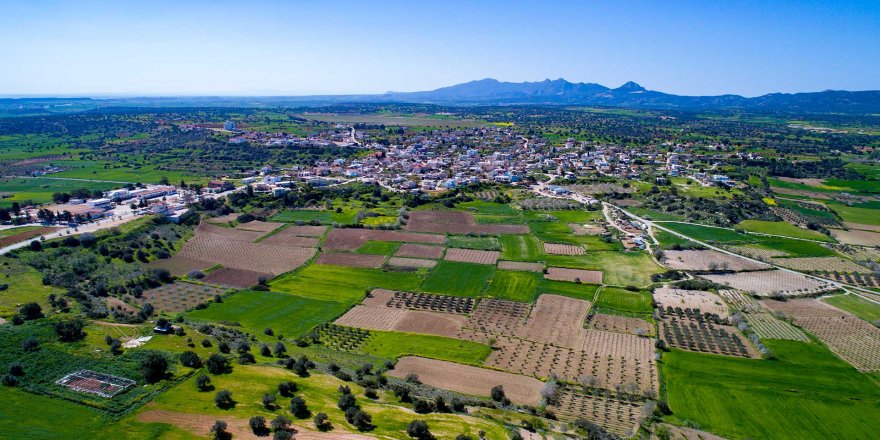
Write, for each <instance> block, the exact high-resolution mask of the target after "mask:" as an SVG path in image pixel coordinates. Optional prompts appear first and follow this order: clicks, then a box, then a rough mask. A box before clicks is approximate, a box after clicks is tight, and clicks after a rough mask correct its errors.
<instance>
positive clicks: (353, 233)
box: [270, 228, 446, 251]
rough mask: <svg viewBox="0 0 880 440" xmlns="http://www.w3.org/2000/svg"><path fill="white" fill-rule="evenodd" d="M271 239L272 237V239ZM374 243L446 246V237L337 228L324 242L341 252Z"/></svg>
mask: <svg viewBox="0 0 880 440" xmlns="http://www.w3.org/2000/svg"><path fill="white" fill-rule="evenodd" d="M270 238H271V237H270ZM370 240H373V241H403V242H407V243H428V244H444V243H445V242H446V237H445V236H442V235H435V234H419V233H413V232H400V231H382V230H376V229H356V228H350V229H339V228H335V229H333V230H332V231H330V233H329V234H328V235H327V238H326V239H325V240H324V248H326V249H330V250H340V251H354V250H357V249H358V248H360V247H361V246H363V244H364V243H366V242H368V241H370Z"/></svg>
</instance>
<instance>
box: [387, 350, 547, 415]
mask: <svg viewBox="0 0 880 440" xmlns="http://www.w3.org/2000/svg"><path fill="white" fill-rule="evenodd" d="M387 374H388V375H389V376H394V377H397V378H401V379H402V378H405V377H406V376H407V375H409V374H416V375H418V377H419V380H420V381H421V382H422V383H424V384H426V385H430V386H433V387H437V388H442V389H446V390H451V391H456V392H459V393H462V394H470V395H473V396H486V397H487V396H489V395H490V391H491V390H492V387H494V386H496V385H501V386H503V387H504V393H505V395H506V396H507V397H508V398H509V399H510V400H511V401H512V402H514V403H517V404H520V405H537V404H538V403H540V401H541V388H542V387H543V386H544V384H543V383H542V382H541V381H540V380H537V379H535V378H532V377H527V376H522V375H519V374H512V373H504V372H501V371H495V370H489V369H485V368H478V367H471V366H467V365H461V364H456V363H453V362H446V361H438V360H435V359H425V358H420V357H415V356H405V357H402V358H400V360H398V361H397V364H396V365H395V367H394V369H393V370H390V371H388V373H387Z"/></svg>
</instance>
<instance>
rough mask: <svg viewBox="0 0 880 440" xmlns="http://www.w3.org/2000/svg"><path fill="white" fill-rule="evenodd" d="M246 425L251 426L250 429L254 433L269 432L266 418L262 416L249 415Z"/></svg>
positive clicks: (259, 434)
mask: <svg viewBox="0 0 880 440" xmlns="http://www.w3.org/2000/svg"><path fill="white" fill-rule="evenodd" d="M248 425H249V426H250V427H251V431H253V432H254V434H255V435H258V436H263V435H266V434H268V433H269V428H268V427H267V426H266V418H265V417H263V416H254V417H251V419H250V420H249V421H248Z"/></svg>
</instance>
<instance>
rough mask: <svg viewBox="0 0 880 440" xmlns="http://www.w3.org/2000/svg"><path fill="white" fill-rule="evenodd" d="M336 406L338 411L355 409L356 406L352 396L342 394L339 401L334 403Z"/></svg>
mask: <svg viewBox="0 0 880 440" xmlns="http://www.w3.org/2000/svg"><path fill="white" fill-rule="evenodd" d="M336 406H338V407H339V409H341V410H343V411H346V410H348V409H349V408H355V407H356V406H357V401H356V400H355V398H354V396H353V395H351V394H343V395H342V396H340V397H339V401H338V402H336Z"/></svg>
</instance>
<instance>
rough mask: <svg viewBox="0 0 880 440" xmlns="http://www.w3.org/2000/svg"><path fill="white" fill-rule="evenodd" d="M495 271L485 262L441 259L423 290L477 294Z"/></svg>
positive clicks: (463, 294)
mask: <svg viewBox="0 0 880 440" xmlns="http://www.w3.org/2000/svg"><path fill="white" fill-rule="evenodd" d="M494 272H495V268H494V267H493V266H489V265H485V264H471V263H460V262H456V261H445V260H444V261H441V262H440V263H439V264H437V266H436V267H434V269H433V270H431V272H430V273H429V274H428V276H427V277H426V278H425V282H424V283H423V284H422V287H421V290H424V291H426V292H433V293H445V294H449V295H457V296H477V295H479V294H480V292H482V291H483V288H484V287H485V286H486V284H487V283H488V282H489V279H490V278H491V277H492V274H493V273H494Z"/></svg>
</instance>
